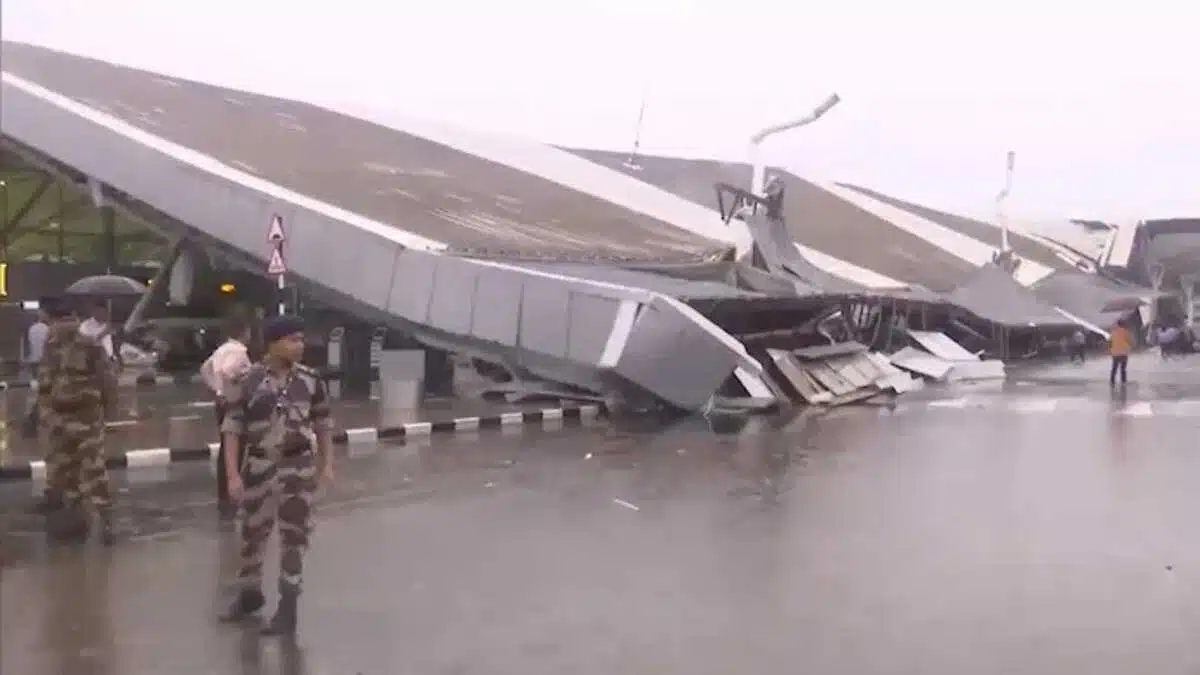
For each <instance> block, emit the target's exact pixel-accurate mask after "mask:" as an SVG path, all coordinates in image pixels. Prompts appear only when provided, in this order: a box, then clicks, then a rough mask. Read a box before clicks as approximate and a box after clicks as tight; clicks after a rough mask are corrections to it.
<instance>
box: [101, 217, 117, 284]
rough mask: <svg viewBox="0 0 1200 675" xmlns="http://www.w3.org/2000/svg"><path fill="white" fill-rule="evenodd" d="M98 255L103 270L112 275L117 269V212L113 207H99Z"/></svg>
mask: <svg viewBox="0 0 1200 675" xmlns="http://www.w3.org/2000/svg"><path fill="white" fill-rule="evenodd" d="M100 255H101V261H102V262H103V263H104V269H105V271H106V272H107V273H108V274H112V273H113V270H115V269H116V268H117V212H116V210H115V209H113V207H111V206H108V205H104V206H101V207H100Z"/></svg>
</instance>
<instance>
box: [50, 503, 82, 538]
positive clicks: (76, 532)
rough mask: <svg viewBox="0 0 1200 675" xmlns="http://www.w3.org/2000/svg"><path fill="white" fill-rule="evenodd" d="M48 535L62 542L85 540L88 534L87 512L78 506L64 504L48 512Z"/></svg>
mask: <svg viewBox="0 0 1200 675" xmlns="http://www.w3.org/2000/svg"><path fill="white" fill-rule="evenodd" d="M46 535H47V536H48V537H49V538H50V539H52V540H54V541H60V542H73V541H84V540H86V539H87V535H88V519H87V514H85V513H83V510H82V509H80V508H79V507H78V506H74V507H72V506H63V507H62V508H59V509H58V510H56V511H52V512H50V513H48V514H46Z"/></svg>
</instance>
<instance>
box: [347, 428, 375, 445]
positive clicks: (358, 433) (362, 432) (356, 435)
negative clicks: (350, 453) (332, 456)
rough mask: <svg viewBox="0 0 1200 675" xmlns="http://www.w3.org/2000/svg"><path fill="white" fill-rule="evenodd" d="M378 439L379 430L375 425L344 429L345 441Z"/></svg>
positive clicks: (365, 441) (373, 440)
mask: <svg viewBox="0 0 1200 675" xmlns="http://www.w3.org/2000/svg"><path fill="white" fill-rule="evenodd" d="M377 440H379V431H378V430H377V429H375V427H362V428H360V429H347V430H346V443H374V442H375V441H377Z"/></svg>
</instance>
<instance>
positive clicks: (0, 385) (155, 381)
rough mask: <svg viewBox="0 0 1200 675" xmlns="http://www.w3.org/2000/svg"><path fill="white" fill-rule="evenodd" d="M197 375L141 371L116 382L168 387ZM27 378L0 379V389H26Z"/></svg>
mask: <svg viewBox="0 0 1200 675" xmlns="http://www.w3.org/2000/svg"><path fill="white" fill-rule="evenodd" d="M200 381H201V380H200V376H199V375H154V374H152V373H142V374H139V375H122V376H121V377H120V378H119V379H118V384H120V386H122V387H135V386H136V387H170V386H179V385H186V384H195V383H197V382H200ZM29 385H30V382H29V380H13V381H11V382H9V381H0V391H4V390H6V389H28V388H29Z"/></svg>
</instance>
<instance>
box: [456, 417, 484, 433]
mask: <svg viewBox="0 0 1200 675" xmlns="http://www.w3.org/2000/svg"><path fill="white" fill-rule="evenodd" d="M478 428H479V418H478V417H455V418H454V429H455V431H460V430H464V429H478Z"/></svg>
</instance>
